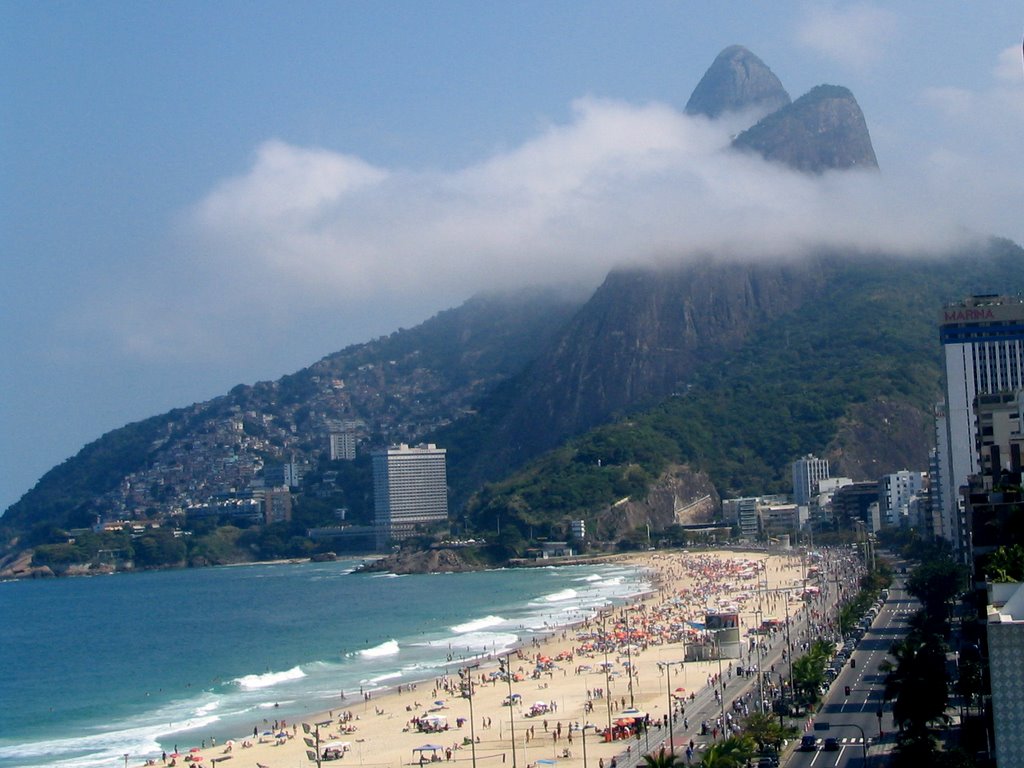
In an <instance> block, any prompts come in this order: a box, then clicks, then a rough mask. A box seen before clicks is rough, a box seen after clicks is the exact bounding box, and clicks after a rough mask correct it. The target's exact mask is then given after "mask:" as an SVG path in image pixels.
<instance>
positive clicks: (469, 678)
mask: <svg viewBox="0 0 1024 768" xmlns="http://www.w3.org/2000/svg"><path fill="white" fill-rule="evenodd" d="M479 667H480V665H479V664H474V665H473V666H471V667H465V668H464V669H461V670H459V677H461V678H462V686H461V687H462V696H463V698H466V699H469V744H470V751H471V752H472V757H473V768H476V719H475V718H474V717H473V670H474V669H478V668H479ZM513 743H514V742H513Z"/></svg>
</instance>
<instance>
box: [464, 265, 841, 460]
mask: <svg viewBox="0 0 1024 768" xmlns="http://www.w3.org/2000/svg"><path fill="white" fill-rule="evenodd" d="M823 280H824V278H823V276H822V273H821V271H820V270H817V269H814V268H812V267H811V266H809V265H808V264H807V263H806V262H804V263H799V264H798V263H771V264H769V263H763V264H751V263H748V264H739V263H734V262H728V261H716V260H712V259H707V260H705V261H703V262H700V263H696V264H694V263H687V264H680V265H678V266H676V267H673V268H665V269H660V270H654V269H650V270H639V269H638V270H629V271H619V272H614V273H612V274H611V275H609V276H608V278H607V279H606V280H605V282H604V284H603V285H602V286H601V287H600V288H599V289H598V290H597V291H596V292H595V294H594V296H593V297H592V298H591V300H590V301H589V302H587V304H586V305H584V307H583V308H582V309H581V310H580V311H579V312H578V313H577V314H576V316H575V317H574V318H573V320H572V321H571V322H570V323H569V324H568V326H567V327H566V329H565V330H564V332H563V333H562V334H561V336H560V337H559V339H558V341H557V342H556V343H555V344H554V345H553V346H552V348H551V350H550V351H549V352H548V353H547V354H545V355H543V356H542V357H541V358H540V359H539V360H537V361H536V362H535V364H534V365H533V366H532V367H531V369H530V370H529V375H528V377H527V381H525V382H524V385H523V387H522V388H521V390H520V392H519V393H518V395H517V397H516V400H515V403H514V404H513V405H512V407H511V409H510V412H509V413H508V415H507V416H506V418H505V419H504V421H503V423H502V424H501V425H500V427H499V429H498V430H497V432H498V437H497V439H496V440H495V443H494V444H495V445H496V446H498V449H497V450H496V451H495V452H494V453H493V454H491V455H490V456H488V457H487V460H488V461H492V462H495V464H494V465H493V466H505V467H507V466H509V465H511V466H516V465H518V464H520V463H521V462H522V461H524V460H526V459H528V458H530V457H532V456H534V455H536V454H537V453H539V452H540V451H542V450H545V449H547V448H550V447H553V446H555V445H557V444H559V443H560V442H561V441H562V440H564V439H565V438H566V437H567V436H568V435H571V434H575V433H578V432H581V431H583V430H586V429H588V428H590V427H592V426H594V425H596V424H599V423H601V422H602V421H604V420H606V419H607V418H609V417H610V416H612V415H613V414H615V413H617V412H622V411H624V410H626V409H628V408H630V407H633V406H636V405H638V404H641V403H643V402H653V401H655V400H657V399H660V398H663V397H666V396H668V395H670V394H672V393H673V392H676V391H683V390H685V388H686V385H687V381H688V379H689V378H690V376H691V375H692V372H693V371H694V369H695V368H696V367H697V366H698V365H705V364H707V363H708V362H712V361H714V360H716V359H722V358H723V357H724V356H725V355H728V354H729V352H730V351H731V350H735V349H737V348H738V347H739V346H741V345H742V344H743V343H744V342H745V341H746V340H747V338H748V336H749V334H750V333H751V332H752V330H753V329H754V328H755V327H757V326H758V325H759V324H761V323H763V322H765V321H767V320H770V319H772V318H774V317H777V316H779V315H780V314H782V313H785V312H789V311H791V310H792V309H793V308H795V307H796V306H799V304H800V303H801V302H803V301H805V300H807V299H808V298H810V297H811V296H813V295H815V294H816V292H817V290H818V289H820V287H821V286H822V284H823ZM539 425H542V426H539ZM484 474H488V473H487V472H485V473H484Z"/></svg>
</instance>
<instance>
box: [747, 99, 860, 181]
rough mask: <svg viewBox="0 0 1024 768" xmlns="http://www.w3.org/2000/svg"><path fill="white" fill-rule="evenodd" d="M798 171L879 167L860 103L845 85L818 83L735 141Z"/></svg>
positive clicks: (766, 157) (818, 171)
mask: <svg viewBox="0 0 1024 768" xmlns="http://www.w3.org/2000/svg"><path fill="white" fill-rule="evenodd" d="M733 146H734V147H736V148H738V149H746V150H751V151H754V152H757V153H759V154H760V155H762V156H763V157H764V158H765V159H767V160H772V161H775V162H780V163H785V164H786V165H789V166H791V167H793V168H795V169H797V170H799V171H805V172H809V173H822V172H823V171H826V170H829V169H844V168H878V160H877V159H876V158H875V150H874V148H873V147H872V145H871V136H870V134H869V133H868V126H867V123H866V122H865V120H864V113H863V112H861V109H860V105H858V104H857V100H856V99H855V98H854V97H853V94H852V93H850V91H849V90H847V89H846V88H842V87H840V86H836V85H819V86H817V87H816V88H813V89H811V90H810V91H809V92H808V93H806V94H805V95H803V96H801V97H800V98H799V99H797V100H796V101H794V102H793V103H792V104H790V105H788V106H786V107H783V108H782V109H780V110H779V111H778V112H774V113H772V114H770V115H768V116H767V117H765V118H763V119H762V120H761V121H760V122H758V123H757V124H756V125H755V126H754V127H752V128H750V129H748V130H746V131H744V132H743V133H741V134H740V135H739V136H737V137H736V139H735V140H734V141H733Z"/></svg>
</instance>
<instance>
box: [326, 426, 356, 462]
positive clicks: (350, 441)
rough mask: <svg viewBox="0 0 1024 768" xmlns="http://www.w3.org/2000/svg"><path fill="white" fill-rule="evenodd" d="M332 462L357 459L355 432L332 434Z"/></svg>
mask: <svg viewBox="0 0 1024 768" xmlns="http://www.w3.org/2000/svg"><path fill="white" fill-rule="evenodd" d="M329 439H330V448H331V461H352V460H354V459H355V457H356V433H355V432H331V435H330V438H329Z"/></svg>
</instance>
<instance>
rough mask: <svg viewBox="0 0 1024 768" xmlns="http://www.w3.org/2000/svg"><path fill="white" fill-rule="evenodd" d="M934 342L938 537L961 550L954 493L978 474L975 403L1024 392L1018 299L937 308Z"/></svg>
mask: <svg viewBox="0 0 1024 768" xmlns="http://www.w3.org/2000/svg"><path fill="white" fill-rule="evenodd" d="M939 340H940V341H941V342H942V350H943V356H944V358H945V369H946V371H945V373H946V412H945V415H946V424H945V426H946V430H945V435H944V436H942V435H940V439H942V438H943V437H944V444H943V445H942V446H941V447H940V450H939V453H940V455H942V454H944V455H942V458H943V459H944V461H945V462H946V464H947V466H948V467H949V473H948V474H947V476H946V477H945V478H941V479H942V480H943V487H942V488H941V491H940V497H941V501H942V520H943V531H942V534H943V536H945V537H947V538H948V539H950V541H952V543H953V545H954V547H957V548H958V549H960V550H961V551H963V547H964V541H965V532H964V530H963V527H964V521H963V515H962V512H961V507H962V504H961V496H960V488H961V486H965V485H967V478H968V477H970V476H971V475H974V474H977V473H978V472H979V470H980V466H979V463H978V453H977V449H976V446H977V445H978V435H977V417H976V414H975V403H976V398H977V397H978V395H986V394H995V393H997V392H1012V391H1016V390H1019V389H1022V388H1024V300H1021V299H1017V298H1010V297H1006V296H992V295H986V296H971V297H970V298H967V299H964V300H963V301H960V302H958V303H956V304H950V305H948V306H946V307H943V309H942V314H941V315H940V320H939ZM947 523H949V524H950V525H949V528H948V529H947Z"/></svg>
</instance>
